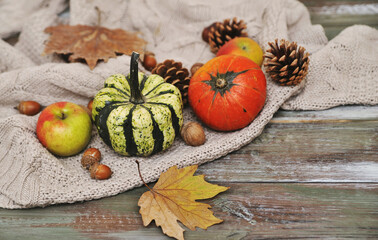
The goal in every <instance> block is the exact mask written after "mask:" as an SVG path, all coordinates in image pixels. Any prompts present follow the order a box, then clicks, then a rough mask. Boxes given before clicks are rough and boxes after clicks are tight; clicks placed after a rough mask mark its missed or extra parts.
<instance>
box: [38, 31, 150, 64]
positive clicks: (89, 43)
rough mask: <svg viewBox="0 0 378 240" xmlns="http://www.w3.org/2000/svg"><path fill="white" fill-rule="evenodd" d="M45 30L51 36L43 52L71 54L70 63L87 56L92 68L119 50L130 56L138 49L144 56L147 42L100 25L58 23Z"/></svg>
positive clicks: (133, 34)
mask: <svg viewBox="0 0 378 240" xmlns="http://www.w3.org/2000/svg"><path fill="white" fill-rule="evenodd" d="M45 32H46V33H50V34H51V36H50V38H49V41H48V42H47V43H46V46H45V50H44V52H43V54H51V53H59V54H71V55H70V56H69V58H68V60H69V61H70V62H75V61H78V60H80V59H84V60H85V61H86V62H87V64H88V66H89V68H90V69H93V68H94V67H95V66H96V64H97V61H98V60H100V59H102V60H104V62H107V61H108V59H109V58H111V57H116V56H117V55H116V54H117V53H118V54H122V53H123V54H127V55H131V53H132V52H133V51H135V52H139V53H140V54H141V56H143V52H144V48H145V45H146V41H144V40H143V39H141V38H139V37H138V36H137V34H136V33H129V32H126V31H124V30H122V29H108V28H104V27H100V26H86V25H75V26H70V25H59V26H52V27H47V28H46V29H45Z"/></svg>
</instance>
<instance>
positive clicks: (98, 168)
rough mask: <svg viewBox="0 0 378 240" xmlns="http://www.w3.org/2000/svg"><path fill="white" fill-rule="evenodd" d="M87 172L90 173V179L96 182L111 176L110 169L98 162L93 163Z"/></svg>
mask: <svg viewBox="0 0 378 240" xmlns="http://www.w3.org/2000/svg"><path fill="white" fill-rule="evenodd" d="M89 171H90V173H91V178H93V179H97V180H105V179H108V178H110V177H111V176H112V174H113V172H112V170H111V169H110V167H108V166H106V165H105V164H99V163H98V162H96V163H94V164H93V165H92V166H91V167H90V168H89Z"/></svg>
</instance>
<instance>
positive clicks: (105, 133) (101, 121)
mask: <svg viewBox="0 0 378 240" xmlns="http://www.w3.org/2000/svg"><path fill="white" fill-rule="evenodd" d="M122 104H124V103H122V102H111V103H109V104H107V105H105V107H104V108H102V109H101V111H100V112H99V114H98V115H97V116H96V119H95V123H96V126H103V128H100V127H97V129H98V134H99V135H100V137H101V138H102V140H104V142H105V143H106V145H108V146H112V144H111V141H110V136H109V129H108V125H107V123H106V122H107V120H108V117H109V114H110V113H111V112H112V111H113V110H114V109H116V108H118V107H119V106H121V105H122ZM126 104H127V103H126ZM96 111H97V109H96Z"/></svg>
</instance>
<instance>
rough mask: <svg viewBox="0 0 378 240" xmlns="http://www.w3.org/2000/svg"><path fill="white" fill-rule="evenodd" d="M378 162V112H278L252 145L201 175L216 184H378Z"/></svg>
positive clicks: (360, 109)
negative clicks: (228, 182) (223, 182)
mask: <svg viewBox="0 0 378 240" xmlns="http://www.w3.org/2000/svg"><path fill="white" fill-rule="evenodd" d="M343 109H344V110H343ZM377 156H378V107H361V106H360V107H354V108H353V107H338V108H334V109H330V110H327V111H312V112H310V111H308V112H287V111H279V112H278V113H277V114H276V116H275V117H274V118H273V119H272V121H271V123H269V124H268V125H267V126H266V128H265V129H264V131H263V133H262V134H261V135H260V136H259V137H258V138H257V139H255V140H254V141H253V142H252V143H250V144H248V145H247V146H245V147H243V148H241V149H240V150H238V151H236V152H233V153H230V154H228V155H227V156H225V157H223V158H221V159H218V160H217V161H214V162H210V163H207V164H205V165H204V166H203V167H201V168H200V169H199V171H200V172H201V173H203V174H205V175H208V176H209V178H210V180H212V181H231V182H373V183H378V174H377V173H378V157H377Z"/></svg>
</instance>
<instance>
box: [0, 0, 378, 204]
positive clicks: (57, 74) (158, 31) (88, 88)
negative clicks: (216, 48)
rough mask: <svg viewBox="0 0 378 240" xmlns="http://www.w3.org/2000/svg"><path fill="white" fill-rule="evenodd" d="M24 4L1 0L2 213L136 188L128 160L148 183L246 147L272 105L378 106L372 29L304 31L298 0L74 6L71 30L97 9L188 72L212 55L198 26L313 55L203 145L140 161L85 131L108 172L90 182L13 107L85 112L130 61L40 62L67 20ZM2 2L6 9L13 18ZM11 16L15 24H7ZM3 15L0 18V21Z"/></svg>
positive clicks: (74, 160)
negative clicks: (54, 106)
mask: <svg viewBox="0 0 378 240" xmlns="http://www.w3.org/2000/svg"><path fill="white" fill-rule="evenodd" d="M15 2H18V3H19V2H25V4H24V5H22V4H19V5H21V6H19V7H17V6H13V5H12V4H16V3H15ZM28 2H29V3H30V2H34V3H35V2H37V1H21V0H20V1H4V2H3V3H2V4H3V5H0V16H8V18H5V17H4V18H5V19H6V20H7V21H9V20H12V21H15V22H14V23H13V24H14V27H12V26H9V25H7V27H8V29H7V28H5V29H4V24H0V26H1V28H0V34H1V36H7V34H8V35H9V33H10V32H12V31H17V28H18V27H20V28H21V26H22V28H21V29H20V30H21V34H20V37H19V41H18V43H17V44H16V46H14V47H12V46H11V45H9V44H8V43H6V42H4V41H1V40H0V166H1V167H0V207H3V208H30V207H36V206H47V205H50V204H58V203H72V202H76V201H83V200H91V199H97V198H102V197H106V196H111V195H115V194H118V193H121V192H124V191H126V190H128V189H131V188H134V187H136V186H140V185H141V184H142V183H141V180H140V178H139V176H138V172H137V165H136V163H135V159H138V160H139V162H140V163H141V171H142V175H143V176H144V178H145V180H146V181H147V182H151V181H154V180H156V179H157V178H158V177H159V176H160V174H161V173H162V172H163V171H165V170H167V169H168V168H169V167H171V166H173V165H177V166H178V167H184V166H188V165H192V164H202V163H205V162H208V161H212V160H214V159H217V158H219V157H221V156H224V155H226V154H228V153H229V152H231V151H234V150H236V149H239V148H240V147H242V146H243V145H246V144H247V143H249V142H251V141H252V140H253V139H254V138H256V137H257V136H258V135H259V134H260V133H261V132H262V130H263V129H264V126H265V125H266V124H267V123H268V122H269V121H270V119H271V118H272V116H273V114H274V113H275V112H276V111H277V110H278V109H279V108H280V107H282V108H284V109H291V110H294V109H295V110H301V109H302V110H311V109H312V110H315V109H326V108H330V107H334V106H338V105H344V104H369V105H374V104H377V103H378V48H377V47H376V46H378V31H377V30H375V29H373V28H370V27H367V26H353V27H350V28H347V29H345V30H344V31H343V32H341V33H340V34H339V35H338V36H337V37H335V38H334V39H333V40H332V41H329V42H328V40H327V38H326V37H325V34H324V30H323V28H322V27H321V26H319V25H312V24H311V21H310V17H309V13H308V11H307V9H306V8H305V7H304V6H303V5H302V4H301V3H299V2H297V1H294V0H271V1H266V0H233V1H229V0H217V1H202V0H191V1H178V0H165V1H153V0H151V1H150V0H129V1H123V0H113V1H101V0H75V1H73V0H72V1H71V2H70V15H69V24H71V25H76V24H87V25H95V24H96V22H97V12H96V10H95V6H98V7H99V8H100V9H101V11H102V26H104V27H108V28H123V29H125V30H127V31H132V32H135V31H137V32H140V36H141V37H142V38H143V39H145V40H146V41H148V45H147V50H149V51H152V52H154V53H155V54H156V57H157V60H158V62H162V61H164V60H165V59H174V60H176V61H182V62H183V65H184V67H187V68H190V67H191V66H192V64H193V63H195V62H203V63H204V62H206V61H208V60H210V59H211V58H213V57H214V55H213V54H212V53H211V52H210V50H209V46H208V45H207V43H205V42H204V41H202V39H201V32H202V29H203V28H204V27H206V26H208V25H210V24H211V23H213V22H214V21H222V20H223V19H226V18H233V17H235V16H236V17H237V18H238V19H243V20H244V21H245V22H246V24H247V32H248V35H249V36H250V37H252V38H254V39H255V40H256V41H257V42H258V43H259V44H260V45H261V46H263V47H264V48H265V47H267V42H269V41H273V40H274V39H275V38H279V39H280V38H285V39H287V40H290V41H296V42H297V43H298V44H299V45H301V46H303V47H305V48H306V49H307V51H308V52H310V54H311V55H310V66H309V73H308V75H307V78H306V79H305V81H303V82H302V83H301V84H300V86H296V87H281V86H278V85H277V84H275V83H273V82H272V81H271V79H270V78H267V101H266V104H265V107H264V108H263V110H262V111H261V113H260V114H259V115H258V117H257V118H256V119H255V120H254V121H253V122H252V123H251V124H250V125H249V126H247V127H246V128H244V129H242V130H239V131H234V132H228V133H223V132H215V131H212V130H210V129H208V128H206V129H205V131H206V135H207V142H206V143H205V144H204V145H202V146H199V147H190V146H187V145H185V144H184V143H183V141H182V140H181V139H180V138H177V139H176V140H175V142H174V144H173V146H172V147H171V148H169V149H168V150H167V151H165V152H162V153H159V154H156V155H153V156H151V157H146V158H136V157H124V156H120V155H118V154H116V153H115V152H114V151H113V150H112V149H110V148H109V147H108V146H106V145H105V144H104V143H103V141H102V140H101V139H100V138H99V136H98V134H97V132H96V130H93V133H92V140H91V142H90V143H89V147H96V148H99V149H100V150H101V152H102V155H103V160H102V161H103V163H104V164H106V165H108V166H110V167H111V168H112V170H113V172H114V174H113V176H112V177H111V178H110V179H109V180H106V181H97V180H92V179H91V178H90V176H89V174H88V172H87V171H86V170H84V169H83V168H82V167H81V164H80V158H81V155H80V154H79V155H76V156H73V157H68V158H57V157H55V156H54V155H52V154H51V153H49V152H48V151H47V150H46V149H45V148H43V147H42V145H41V144H40V143H39V141H38V139H37V137H36V133H35V129H36V123H37V120H38V115H36V116H33V117H29V116H25V115H21V114H19V113H18V112H17V111H16V110H14V109H13V107H14V106H16V105H17V104H18V102H19V101H21V100H35V101H38V102H40V103H41V104H43V105H49V104H51V103H54V102H57V101H71V102H74V103H77V104H83V105H86V104H87V103H88V101H89V99H90V98H91V97H93V96H94V95H95V94H96V92H97V91H98V90H99V89H101V88H102V86H103V83H104V80H105V78H107V77H108V76H110V75H112V74H115V73H122V74H127V73H128V72H129V61H130V57H129V56H120V57H117V58H115V59H111V60H109V62H108V63H100V64H98V65H97V67H96V68H95V69H94V70H93V71H91V70H90V69H89V68H88V66H87V65H85V64H82V63H70V64H68V63H64V62H63V61H62V60H60V59H59V58H58V57H57V56H53V55H51V56H41V53H42V51H43V49H44V42H45V41H46V39H48V37H49V36H48V35H47V34H45V33H44V32H43V30H44V29H45V28H46V27H48V26H51V25H56V24H58V23H59V22H62V21H63V22H64V21H66V22H67V21H68V20H67V19H61V18H59V17H58V16H57V15H56V13H57V12H59V11H60V10H61V9H63V7H64V1H62V0H55V1H54V0H50V1H43V4H44V5H43V6H42V8H39V7H38V8H37V9H39V10H35V9H34V8H28V6H27V3H28ZM38 2H42V1H38ZM7 4H8V5H9V6H12V7H13V8H11V9H13V10H14V13H13V14H10V13H9V9H10V8H9V7H7V6H6V5H7ZM33 7H35V6H33ZM33 9H34V10H33ZM23 11H29V12H28V13H30V14H29V15H30V16H29V17H26V16H28V14H25V12H23ZM3 13H4V14H5V15H3ZM17 15H18V16H20V15H21V16H22V17H18V18H15V17H14V16H17ZM12 17H13V18H12ZM4 18H0V20H1V21H5V20H4ZM17 21H18V22H17ZM5 25H6V24H5ZM9 28H10V29H9ZM140 70H141V71H145V70H144V69H140ZM184 120H185V121H189V120H196V118H195V116H194V115H193V113H192V111H191V110H190V108H187V109H185V111H184Z"/></svg>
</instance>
